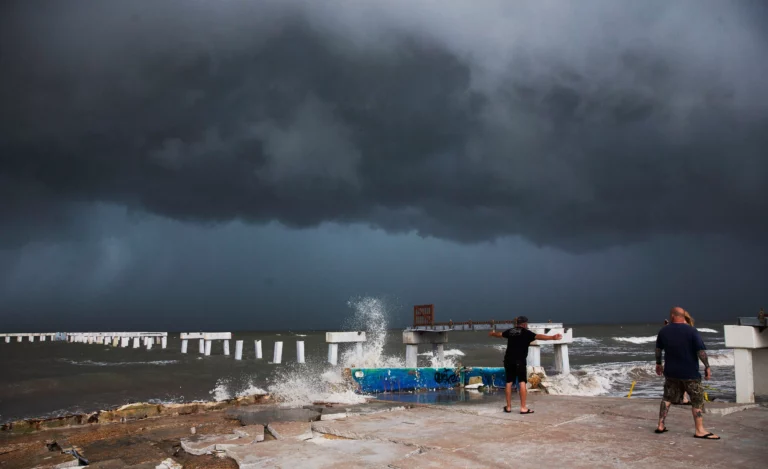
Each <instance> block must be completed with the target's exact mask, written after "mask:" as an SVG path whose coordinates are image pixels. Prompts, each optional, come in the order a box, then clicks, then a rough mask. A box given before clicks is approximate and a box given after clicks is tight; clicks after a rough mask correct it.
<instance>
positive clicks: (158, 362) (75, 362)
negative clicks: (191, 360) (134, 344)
mask: <svg viewBox="0 0 768 469" xmlns="http://www.w3.org/2000/svg"><path fill="white" fill-rule="evenodd" d="M57 361H59V362H62V363H68V364H70V365H76V366H140V365H152V366H165V365H173V364H174V363H179V361H178V360H154V361H149V362H96V361H93V360H70V359H68V358H59V359H57Z"/></svg>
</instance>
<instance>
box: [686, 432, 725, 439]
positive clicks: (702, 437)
mask: <svg viewBox="0 0 768 469" xmlns="http://www.w3.org/2000/svg"><path fill="white" fill-rule="evenodd" d="M710 436H715V434H714V433H707V434H706V435H701V436H698V435H696V434H695V433H694V434H693V437H694V438H700V439H702V440H719V439H720V437H719V436H716V437H715V438H710Z"/></svg>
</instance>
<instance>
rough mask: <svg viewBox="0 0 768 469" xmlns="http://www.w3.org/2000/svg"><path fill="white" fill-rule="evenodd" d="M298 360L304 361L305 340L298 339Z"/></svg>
mask: <svg viewBox="0 0 768 469" xmlns="http://www.w3.org/2000/svg"><path fill="white" fill-rule="evenodd" d="M296 362H297V363H304V341H303V340H297V341H296Z"/></svg>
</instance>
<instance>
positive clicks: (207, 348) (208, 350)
mask: <svg viewBox="0 0 768 469" xmlns="http://www.w3.org/2000/svg"><path fill="white" fill-rule="evenodd" d="M210 355H211V341H210V340H206V341H205V356H206V357H208V356H210Z"/></svg>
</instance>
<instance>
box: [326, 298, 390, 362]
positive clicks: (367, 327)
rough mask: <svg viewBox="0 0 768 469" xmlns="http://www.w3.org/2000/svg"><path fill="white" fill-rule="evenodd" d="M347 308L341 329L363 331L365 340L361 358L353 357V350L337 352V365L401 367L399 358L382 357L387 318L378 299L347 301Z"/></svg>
mask: <svg viewBox="0 0 768 469" xmlns="http://www.w3.org/2000/svg"><path fill="white" fill-rule="evenodd" d="M347 305H348V306H349V307H350V308H351V309H352V316H351V317H349V318H348V319H347V320H346V321H345V322H344V329H346V330H349V331H365V339H366V341H365V342H364V343H363V356H362V359H361V358H360V357H358V356H357V353H356V352H355V348H354V347H353V346H349V347H348V348H347V349H346V350H343V351H342V352H341V360H340V362H341V364H342V365H343V366H344V367H352V366H354V367H357V368H383V367H387V368H396V367H403V366H405V362H404V360H403V359H402V358H400V357H394V356H387V355H385V354H384V345H385V344H386V342H387V324H388V319H389V317H388V316H389V314H388V308H387V303H386V301H385V300H383V299H381V298H374V297H358V298H353V299H351V300H349V301H348V302H347ZM342 346H343V345H342Z"/></svg>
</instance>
